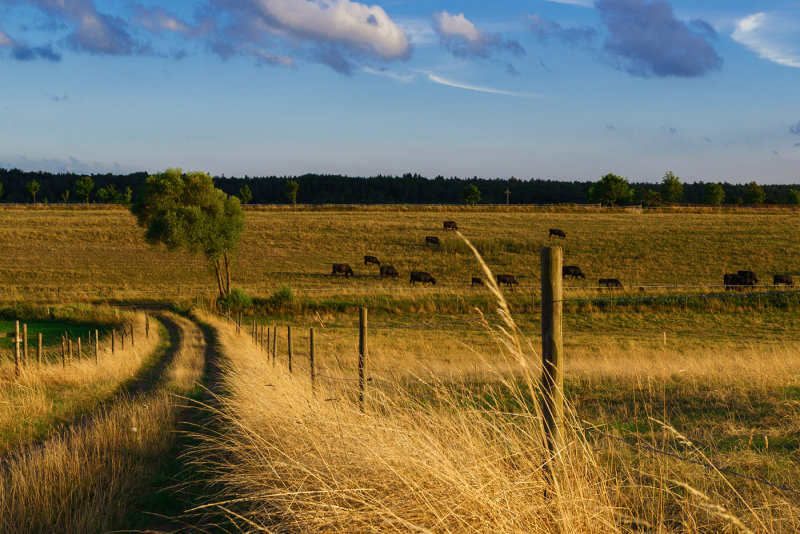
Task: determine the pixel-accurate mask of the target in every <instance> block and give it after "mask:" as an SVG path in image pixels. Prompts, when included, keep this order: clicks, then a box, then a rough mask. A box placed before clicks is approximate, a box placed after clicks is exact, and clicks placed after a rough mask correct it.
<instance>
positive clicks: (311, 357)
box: [308, 326, 317, 394]
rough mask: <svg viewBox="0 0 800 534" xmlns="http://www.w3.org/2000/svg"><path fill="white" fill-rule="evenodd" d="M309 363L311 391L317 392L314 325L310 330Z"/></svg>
mask: <svg viewBox="0 0 800 534" xmlns="http://www.w3.org/2000/svg"><path fill="white" fill-rule="evenodd" d="M308 363H309V367H310V368H311V392H312V393H314V394H316V392H317V389H316V386H317V385H316V383H315V380H316V378H317V377H316V373H315V371H314V327H313V326H312V327H311V328H310V329H309V331H308Z"/></svg>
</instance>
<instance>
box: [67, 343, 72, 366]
mask: <svg viewBox="0 0 800 534" xmlns="http://www.w3.org/2000/svg"><path fill="white" fill-rule="evenodd" d="M67 346H68V347H69V352H67V357H68V358H69V363H72V338H70V337H68V338H67Z"/></svg>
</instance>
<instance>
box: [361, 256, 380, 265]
mask: <svg viewBox="0 0 800 534" xmlns="http://www.w3.org/2000/svg"><path fill="white" fill-rule="evenodd" d="M380 264H381V262H380V261H378V258H376V257H375V256H364V265H380Z"/></svg>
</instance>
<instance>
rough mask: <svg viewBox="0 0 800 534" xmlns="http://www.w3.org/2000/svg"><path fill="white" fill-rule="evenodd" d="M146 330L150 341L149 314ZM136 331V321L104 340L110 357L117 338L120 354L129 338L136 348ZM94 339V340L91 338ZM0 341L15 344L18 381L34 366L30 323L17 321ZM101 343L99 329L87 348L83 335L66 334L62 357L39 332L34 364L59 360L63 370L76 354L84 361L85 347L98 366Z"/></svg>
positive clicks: (64, 334) (120, 327) (112, 332)
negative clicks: (31, 357)
mask: <svg viewBox="0 0 800 534" xmlns="http://www.w3.org/2000/svg"><path fill="white" fill-rule="evenodd" d="M144 330H145V337H147V338H149V337H150V317H149V315H147V314H145V329H144ZM135 332H136V329H135V328H134V323H133V322H131V323H129V324H123V325H120V326H117V327H115V328H112V329H110V330H109V332H108V335H107V336H106V338H105V339H104V341H105V342H106V343H108V344H109V345H110V349H111V354H115V353H116V352H117V348H116V345H117V343H116V341H117V339H119V341H120V351H124V350H125V340H126V339H128V342H129V343H130V346H131V348H133V347H134V346H135V343H136V337H135V335H136V334H135ZM31 334H32V333H31ZM92 337H93V338H94V339H92ZM0 338H7V339H8V338H10V339H12V343H13V345H14V376H15V377H16V378H19V377H20V375H21V372H22V369H23V368H24V367H26V366H28V364H29V363H32V362H30V358H29V356H28V346H29V344H28V341H29V339H30V337H29V334H28V324H27V323H20V321H18V320H16V321H14V331H13V332H0ZM100 344H101V340H100V332H99V330H98V329H94V331H93V336H92V333H90V335H89V338H88V339H86V344H85V345H84V343H83V338H82V337H81V336H70V335H69V333H68V332H66V331H65V332H64V333H63V334H62V336H61V346H60V354H59V352H58V349H59V347H58V346H50V347H46V346H45V345H44V343H43V334H42V332H37V333H36V359H35V363H36V365H37V366H41V365H42V364H43V363H47V360H56V361H58V360H59V359H60V361H61V365H62V367H66V366H67V364H69V363H72V361H73V359H74V356H75V355H76V353H77V358H76V359H78V360H80V359H83V354H84V347H85V348H86V354H87V355H93V356H94V361H95V363H96V364H99V363H100V357H99V351H100V349H99V347H100ZM59 356H60V358H59Z"/></svg>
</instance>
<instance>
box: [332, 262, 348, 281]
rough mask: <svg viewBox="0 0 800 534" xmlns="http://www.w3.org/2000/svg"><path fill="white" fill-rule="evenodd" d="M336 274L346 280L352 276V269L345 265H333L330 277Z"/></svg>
mask: <svg viewBox="0 0 800 534" xmlns="http://www.w3.org/2000/svg"><path fill="white" fill-rule="evenodd" d="M337 274H343V275H344V277H345V278H347V277H348V276H353V269H351V268H350V266H349V265H347V264H346V263H334V264H333V270H332V271H331V276H336V275H337Z"/></svg>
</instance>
